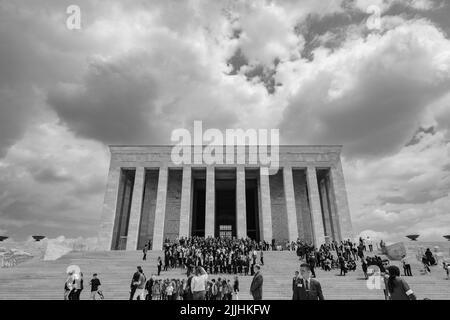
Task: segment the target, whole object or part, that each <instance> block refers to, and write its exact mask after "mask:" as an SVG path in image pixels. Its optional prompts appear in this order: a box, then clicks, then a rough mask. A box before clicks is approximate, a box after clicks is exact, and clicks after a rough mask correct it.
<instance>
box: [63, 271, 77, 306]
mask: <svg viewBox="0 0 450 320" xmlns="http://www.w3.org/2000/svg"><path fill="white" fill-rule="evenodd" d="M74 274H75V272H74V271H69V272H68V273H67V279H66V282H65V283H64V300H72V291H73V289H74V286H73V283H74V280H75V279H74Z"/></svg>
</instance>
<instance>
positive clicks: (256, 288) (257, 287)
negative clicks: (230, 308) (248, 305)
mask: <svg viewBox="0 0 450 320" xmlns="http://www.w3.org/2000/svg"><path fill="white" fill-rule="evenodd" d="M254 269H255V275H254V276H253V280H252V284H251V285H250V294H251V295H252V297H253V300H262V293H263V282H264V279H263V276H262V274H261V267H260V266H259V265H255V266H254Z"/></svg>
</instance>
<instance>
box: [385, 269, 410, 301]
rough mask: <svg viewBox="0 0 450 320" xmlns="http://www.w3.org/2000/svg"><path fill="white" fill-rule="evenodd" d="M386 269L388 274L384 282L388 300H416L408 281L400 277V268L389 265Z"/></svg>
mask: <svg viewBox="0 0 450 320" xmlns="http://www.w3.org/2000/svg"><path fill="white" fill-rule="evenodd" d="M386 271H387V273H388V275H389V278H388V280H387V284H386V286H387V292H388V295H389V300H416V296H415V294H414V292H413V291H412V290H411V288H410V287H409V285H408V283H406V281H405V280H404V279H402V278H401V277H400V269H399V268H398V267H397V266H389V267H387V270H386Z"/></svg>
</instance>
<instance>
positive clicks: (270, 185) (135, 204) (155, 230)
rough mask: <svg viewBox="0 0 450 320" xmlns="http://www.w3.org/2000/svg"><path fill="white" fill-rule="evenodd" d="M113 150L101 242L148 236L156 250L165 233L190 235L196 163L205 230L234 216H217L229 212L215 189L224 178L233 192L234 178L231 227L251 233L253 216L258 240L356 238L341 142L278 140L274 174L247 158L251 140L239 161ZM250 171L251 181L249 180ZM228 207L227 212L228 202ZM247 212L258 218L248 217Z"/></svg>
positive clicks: (133, 244) (109, 244)
mask: <svg viewBox="0 0 450 320" xmlns="http://www.w3.org/2000/svg"><path fill="white" fill-rule="evenodd" d="M235 150H236V149H235ZM110 151H111V163H110V169H109V174H108V182H107V186H106V191H105V199H104V204H103V211H102V216H101V226H100V231H99V243H100V246H101V248H102V249H104V250H124V249H126V250H136V249H140V248H142V247H143V246H144V244H145V243H147V242H148V241H149V240H150V241H151V242H152V243H153V249H155V250H156V249H161V248H162V245H163V243H164V240H165V239H167V238H168V239H172V240H173V239H175V238H176V237H179V236H190V235H191V231H192V229H193V228H194V227H193V225H192V224H193V222H192V221H193V217H192V212H193V197H194V193H195V192H196V190H195V188H194V180H195V179H199V176H198V174H195V175H194V172H196V170H204V174H203V176H201V177H200V179H203V181H204V183H205V184H204V185H206V190H204V192H206V194H205V196H204V199H205V203H204V204H203V205H204V207H205V208H206V209H205V210H204V211H205V217H204V236H219V234H217V233H218V231H217V230H219V228H218V226H216V223H218V221H225V220H226V221H230V217H229V216H228V217H227V218H226V219H225V220H221V219H220V217H222V218H223V217H225V216H224V215H220V217H219V218H218V217H217V208H216V203H219V202H218V201H217V200H216V197H221V194H222V193H221V192H222V191H221V186H222V189H223V188H224V186H225V185H226V186H227V187H226V188H228V191H227V192H228V193H227V195H226V197H228V198H227V199H229V197H230V189H229V188H230V185H231V186H232V189H231V190H235V191H232V194H231V196H232V198H233V197H234V200H235V201H234V202H233V201H231V202H230V203H233V204H232V205H231V204H230V206H234V205H235V208H231V212H234V214H233V213H232V215H234V217H232V218H231V221H232V222H228V224H229V226H227V227H229V228H231V230H232V234H233V235H236V236H238V237H240V238H241V237H246V236H247V231H248V230H247V225H250V222H251V224H253V225H254V223H255V221H256V224H257V225H259V232H258V234H259V238H260V239H258V240H266V241H269V242H271V241H272V239H275V241H276V242H277V243H284V242H286V241H295V240H296V239H297V238H300V239H302V240H305V241H310V242H313V243H314V244H316V245H318V244H321V243H323V242H325V241H330V240H338V241H339V240H341V239H348V238H352V225H351V218H350V213H349V206H348V201H347V192H346V189H345V181H344V174H343V171H342V165H341V160H340V152H341V146H280V147H279V170H278V172H276V173H274V174H271V175H265V174H264V172H265V171H263V167H262V166H260V165H257V164H256V165H255V164H254V163H253V162H250V161H248V160H249V159H250V158H251V156H252V155H254V154H253V152H255V150H254V149H250V148H249V147H246V148H245V161H246V162H245V163H240V162H239V163H236V164H228V163H220V164H207V163H201V164H198V162H197V163H196V164H186V165H180V164H176V163H173V162H172V157H171V152H172V146H110ZM200 151H201V148H200ZM225 151H226V150H225V149H224V153H225ZM198 152H199V149H198V148H193V149H192V156H193V159H198V158H199V157H200V159H201V155H199V154H198ZM269 152H270V149H269ZM250 171H251V174H250ZM224 172H225V173H226V172H230V174H228V175H227V174H225V175H224ZM124 173H126V174H124ZM271 173H272V172H271ZM123 176H126V177H127V179H128V180H126V179H125V180H124V178H123ZM227 179H228V180H227ZM251 179H253V182H254V183H251V184H248V181H250V180H251ZM225 180H227V182H226V183H224V181H225ZM123 181H126V183H127V185H126V186H127V187H124V182H123ZM195 181H197V180H195ZM230 181H232V182H231V183H230ZM130 183H131V184H132V187H130ZM247 184H248V185H252V186H254V187H253V188H255V189H254V190H255V192H257V197H258V204H257V205H255V206H252V205H250V206H249V205H247V207H246V185H247ZM247 192H248V190H247ZM234 194H235V196H233V195H234ZM130 199H131V203H130ZM219 199H223V198H219ZM127 203H129V205H124V204H127ZM222 203H223V202H222ZM221 208H222V209H223V208H224V207H221ZM233 210H234V211H233ZM252 210H254V212H253V211H252ZM221 212H222V211H221ZM225 212H227V214H228V215H229V213H230V208H227V210H225ZM249 217H250V218H252V219H255V220H252V221H249V220H248V219H250V218H249ZM227 219H228V220H227ZM194 220H198V219H194ZM118 221H120V226H118V225H117V224H118ZM222 227H224V226H222V225H220V228H222ZM197 229H198V228H197ZM197 229H196V230H197ZM223 229H224V230H225V229H226V228H223ZM202 230H203V229H202ZM220 230H222V229H220ZM253 230H254V229H253ZM220 232H222V231H220Z"/></svg>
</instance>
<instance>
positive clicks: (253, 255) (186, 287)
mask: <svg viewBox="0 0 450 320" xmlns="http://www.w3.org/2000/svg"><path fill="white" fill-rule="evenodd" d="M384 246H385V244H384V242H383V241H381V242H380V246H379V247H380V248H381V249H382V248H384ZM148 247H149V245H146V246H145V247H144V249H143V260H146V258H147V257H146V256H147V250H148ZM268 250H291V251H295V252H296V254H297V256H298V257H299V260H300V261H301V263H300V269H299V270H296V272H295V276H294V279H293V282H292V291H293V295H292V297H293V299H294V300H303V299H307V300H311V299H312V300H318V299H324V295H323V292H322V288H321V286H320V283H319V281H317V279H316V272H315V271H316V269H317V268H321V269H322V270H323V271H325V272H330V271H332V270H339V271H340V275H341V276H345V275H346V274H347V273H348V272H354V271H355V270H357V262H359V263H360V266H361V269H362V271H363V273H364V276H365V278H366V279H368V277H369V276H370V275H371V274H372V273H373V270H374V268H371V266H376V267H377V269H378V271H379V274H382V275H383V277H385V285H386V290H385V294H386V297H387V298H389V299H397V298H402V299H406V298H408V299H413V298H414V297H415V296H414V295H413V294H411V292H412V291H411V290H410V289H409V287H408V286H407V284H406V281H405V280H404V279H403V278H401V277H400V269H399V268H398V267H396V266H390V265H389V261H388V260H387V259H384V260H383V259H382V258H381V257H380V256H378V255H376V254H373V245H372V243H371V242H370V243H367V242H366V241H365V240H364V239H362V238H360V239H359V241H356V242H352V241H350V240H344V241H341V242H339V243H338V242H336V241H332V242H330V243H326V244H322V245H321V246H320V247H319V248H316V247H314V246H313V245H312V244H311V243H308V242H304V241H301V240H297V241H295V242H291V243H286V244H285V246H280V245H275V241H272V243H271V244H269V243H267V242H265V241H261V242H256V241H254V240H251V239H248V238H247V239H236V238H202V237H192V238H180V239H177V240H175V241H172V242H170V241H165V243H164V248H163V258H161V257H158V259H157V274H153V275H152V276H151V277H150V278H149V279H147V278H146V276H145V274H144V271H143V269H142V267H141V266H139V267H137V271H136V272H135V273H134V274H133V277H132V280H131V284H130V297H129V298H130V300H232V299H238V298H239V276H248V275H249V276H253V279H252V283H251V286H250V292H251V295H252V296H253V298H254V299H255V300H259V299H262V286H263V277H262V273H261V270H260V269H261V266H262V265H264V252H265V251H268ZM422 262H423V264H424V266H427V267H428V268H429V267H430V266H432V265H436V264H437V263H438V259H437V258H436V256H435V255H433V253H432V252H431V250H430V249H427V250H426V251H424V252H423V258H422ZM401 265H402V266H403V270H404V275H405V276H412V272H411V261H410V260H409V257H406V256H403V259H402V260H401ZM443 267H444V270H445V271H446V274H447V278H450V276H449V272H450V265H449V264H448V263H446V262H445V261H443ZM177 268H178V269H180V271H181V272H182V273H185V275H186V276H185V278H184V279H179V278H171V279H170V278H166V279H164V278H161V272H164V271H168V270H169V269H177ZM213 275H217V276H216V277H214V278H212V276H213ZM218 275H220V277H219V276H218ZM226 275H228V277H227V276H226ZM89 285H90V289H91V294H90V299H94V300H95V299H96V297H97V296H98V297H100V298H101V299H103V298H104V296H103V293H102V291H101V290H100V286H101V283H100V280H99V279H98V276H97V274H94V275H93V277H92V279H91V280H90V281H89ZM399 288H408V290H406V291H408V292H406V291H405V290H403V291H405V292H403V293H401V292H400V291H399V290H400V289H399ZM82 291H83V274H82V273H79V274H75V273H73V272H72V273H69V274H68V278H67V280H66V282H65V290H64V298H65V299H66V300H79V299H80V294H81V292H82Z"/></svg>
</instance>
